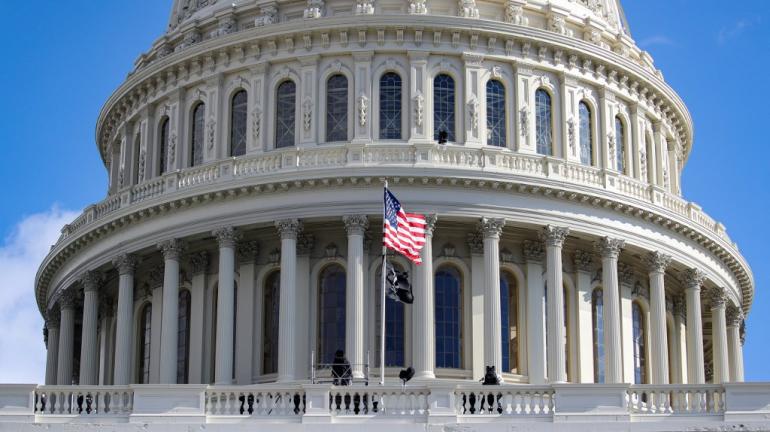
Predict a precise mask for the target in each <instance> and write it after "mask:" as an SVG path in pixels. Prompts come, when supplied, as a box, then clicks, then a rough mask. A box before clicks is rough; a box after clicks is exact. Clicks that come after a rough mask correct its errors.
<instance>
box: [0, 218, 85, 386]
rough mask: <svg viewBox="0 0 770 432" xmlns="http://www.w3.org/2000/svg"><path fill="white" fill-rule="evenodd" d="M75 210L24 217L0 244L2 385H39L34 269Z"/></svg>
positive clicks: (41, 354)
mask: <svg viewBox="0 0 770 432" xmlns="http://www.w3.org/2000/svg"><path fill="white" fill-rule="evenodd" d="M76 216H77V213H75V212H71V211H66V210H61V209H59V208H58V207H56V206H54V207H53V208H51V209H50V210H49V211H47V212H44V213H38V214H34V215H31V216H27V217H25V218H23V219H22V220H21V221H20V222H19V223H17V224H16V226H15V227H14V228H13V230H12V232H11V234H10V235H9V236H8V237H7V238H6V239H5V240H4V241H3V242H2V244H0V329H2V331H0V383H38V384H39V383H43V380H44V378H45V355H46V351H45V344H44V343H43V332H42V329H43V318H42V317H41V316H40V312H39V311H38V308H37V303H36V301H35V296H34V284H35V273H36V272H37V268H38V266H39V265H40V263H41V261H42V260H43V258H44V257H45V255H46V254H47V253H48V251H49V250H50V248H51V245H52V244H53V243H55V242H56V240H57V239H58V238H59V235H60V231H61V228H62V226H63V225H64V224H66V223H69V222H71V221H72V220H73V219H74V218H75V217H76Z"/></svg>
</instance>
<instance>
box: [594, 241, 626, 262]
mask: <svg viewBox="0 0 770 432" xmlns="http://www.w3.org/2000/svg"><path fill="white" fill-rule="evenodd" d="M595 246H596V250H597V251H598V252H599V254H600V255H601V256H602V258H610V259H618V257H619V256H620V251H621V250H622V249H623V248H624V247H626V241H625V240H621V239H616V238H611V237H602V238H601V239H599V241H598V242H596V244H595Z"/></svg>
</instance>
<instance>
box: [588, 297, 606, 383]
mask: <svg viewBox="0 0 770 432" xmlns="http://www.w3.org/2000/svg"><path fill="white" fill-rule="evenodd" d="M591 322H592V325H593V334H594V382H596V383H600V384H603V383H604V366H605V364H604V291H602V289H601V288H596V289H595V290H594V292H593V294H592V295H591Z"/></svg>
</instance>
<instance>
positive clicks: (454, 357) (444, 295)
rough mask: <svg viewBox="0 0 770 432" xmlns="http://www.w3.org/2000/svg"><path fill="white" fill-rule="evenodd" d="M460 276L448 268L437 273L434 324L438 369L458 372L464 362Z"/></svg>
mask: <svg viewBox="0 0 770 432" xmlns="http://www.w3.org/2000/svg"><path fill="white" fill-rule="evenodd" d="M460 284H461V282H460V274H459V273H458V272H457V270H455V269H454V268H451V267H448V268H443V269H440V270H439V271H438V272H436V280H435V285H436V286H435V291H436V292H435V297H434V303H435V317H434V320H435V324H436V367H438V368H453V369H459V368H460V367H462V361H461V352H462V351H461V343H462V340H461V339H460V338H461V328H462V327H461V325H462V322H461V306H460V305H461V304H462V303H461V295H462V287H461V285H460Z"/></svg>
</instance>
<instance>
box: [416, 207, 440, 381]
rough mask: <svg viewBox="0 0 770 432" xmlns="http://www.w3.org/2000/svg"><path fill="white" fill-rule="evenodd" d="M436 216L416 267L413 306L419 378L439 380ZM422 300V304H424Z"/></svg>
mask: <svg viewBox="0 0 770 432" xmlns="http://www.w3.org/2000/svg"><path fill="white" fill-rule="evenodd" d="M435 228H436V216H435V215H428V216H427V217H426V226H425V246H423V248H422V251H421V254H420V256H421V257H422V264H421V265H419V266H416V268H415V270H416V277H415V280H414V285H413V286H414V298H415V301H414V305H412V314H413V315H412V334H413V340H412V344H413V345H412V347H413V351H412V353H413V357H414V369H415V378H422V379H426V378H435V377H436V374H435V364H436V345H435V340H434V339H435V332H436V327H435V322H434V319H433V317H434V294H435V293H434V290H433V282H434V280H433V230H434V229H435ZM421 299H422V300H421Z"/></svg>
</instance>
